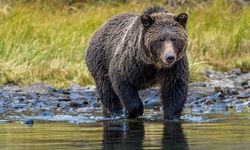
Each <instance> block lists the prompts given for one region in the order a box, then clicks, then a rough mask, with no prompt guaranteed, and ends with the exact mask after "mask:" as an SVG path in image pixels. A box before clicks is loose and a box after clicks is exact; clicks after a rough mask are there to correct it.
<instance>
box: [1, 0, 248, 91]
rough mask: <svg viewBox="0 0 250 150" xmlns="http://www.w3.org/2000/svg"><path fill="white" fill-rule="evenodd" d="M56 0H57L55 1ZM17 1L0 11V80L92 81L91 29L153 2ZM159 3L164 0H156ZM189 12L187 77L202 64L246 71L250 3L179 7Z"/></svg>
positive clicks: (63, 84) (194, 76)
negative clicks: (87, 58) (69, 3)
mask: <svg viewBox="0 0 250 150" xmlns="http://www.w3.org/2000/svg"><path fill="white" fill-rule="evenodd" d="M54 1H55V0H54ZM54 1H52V2H51V3H44V1H42V0H40V1H36V2H34V1H33V2H31V3H24V2H19V3H15V4H13V5H10V7H8V8H7V7H6V5H4V6H3V5H2V6H1V11H0V39H1V40H0V84H6V83H16V84H22V85H26V84H30V83H33V82H40V81H43V82H46V83H48V84H52V85H55V86H57V87H66V86H68V85H69V84H70V83H72V82H77V83H80V84H81V85H86V84H92V83H93V81H92V79H91V77H90V75H89V74H88V71H87V68H86V65H85V62H84V57H85V56H84V55H85V49H86V46H87V43H88V41H89V39H90V37H91V35H92V34H93V32H94V31H95V30H96V29H97V28H98V27H99V26H100V25H101V24H102V23H104V22H105V21H107V19H108V18H110V17H112V16H114V15H117V14H119V13H123V12H128V11H133V12H141V11H143V9H144V8H146V7H148V6H152V5H155V4H156V3H157V2H154V3H148V1H146V0H144V1H137V2H136V1H131V2H129V3H109V4H89V3H85V4H81V5H80V4H79V5H78V7H74V6H71V7H69V6H67V5H63V4H61V3H60V4H55V3H53V2H54ZM159 4H160V5H162V4H163V3H162V2H159ZM169 9H170V10H171V9H172V11H173V10H174V11H173V12H175V13H178V12H181V11H186V12H188V14H189V16H190V18H189V23H188V32H189V58H190V70H191V71H190V72H191V80H192V81H195V80H200V79H201V76H200V72H201V70H202V69H204V68H206V67H214V68H216V69H222V70H228V69H231V68H235V67H238V68H241V69H242V70H243V71H249V70H250V30H249V29H250V20H249V18H250V7H249V6H246V7H239V6H237V5H235V4H233V3H224V1H222V0H219V1H217V0H214V2H211V1H210V3H209V4H204V3H201V4H198V5H195V6H193V5H192V6H183V7H182V8H178V9H173V8H169Z"/></svg>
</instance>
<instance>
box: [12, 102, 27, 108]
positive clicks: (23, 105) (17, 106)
mask: <svg viewBox="0 0 250 150" xmlns="http://www.w3.org/2000/svg"><path fill="white" fill-rule="evenodd" d="M24 107H25V104H15V103H14V104H13V105H12V108H14V109H23V108H24Z"/></svg>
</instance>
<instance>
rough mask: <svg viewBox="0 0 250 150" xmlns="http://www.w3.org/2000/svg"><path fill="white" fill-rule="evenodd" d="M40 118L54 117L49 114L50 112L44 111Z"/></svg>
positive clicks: (51, 113)
mask: <svg viewBox="0 0 250 150" xmlns="http://www.w3.org/2000/svg"><path fill="white" fill-rule="evenodd" d="M40 116H43V117H52V116H54V113H53V112H50V111H45V112H42V113H41V114H40Z"/></svg>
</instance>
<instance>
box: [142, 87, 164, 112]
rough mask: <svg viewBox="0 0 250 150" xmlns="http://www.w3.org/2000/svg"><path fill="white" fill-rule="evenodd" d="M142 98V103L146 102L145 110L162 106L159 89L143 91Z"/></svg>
mask: <svg viewBox="0 0 250 150" xmlns="http://www.w3.org/2000/svg"><path fill="white" fill-rule="evenodd" d="M140 97H141V99H142V101H144V106H145V108H154V107H156V106H160V105H161V100H160V96H159V91H158V90H157V89H148V90H144V91H141V92H140Z"/></svg>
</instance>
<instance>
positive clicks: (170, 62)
mask: <svg viewBox="0 0 250 150" xmlns="http://www.w3.org/2000/svg"><path fill="white" fill-rule="evenodd" d="M166 60H167V62H168V63H169V64H172V63H173V62H174V61H175V56H174V55H172V54H170V55H167V56H166Z"/></svg>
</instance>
